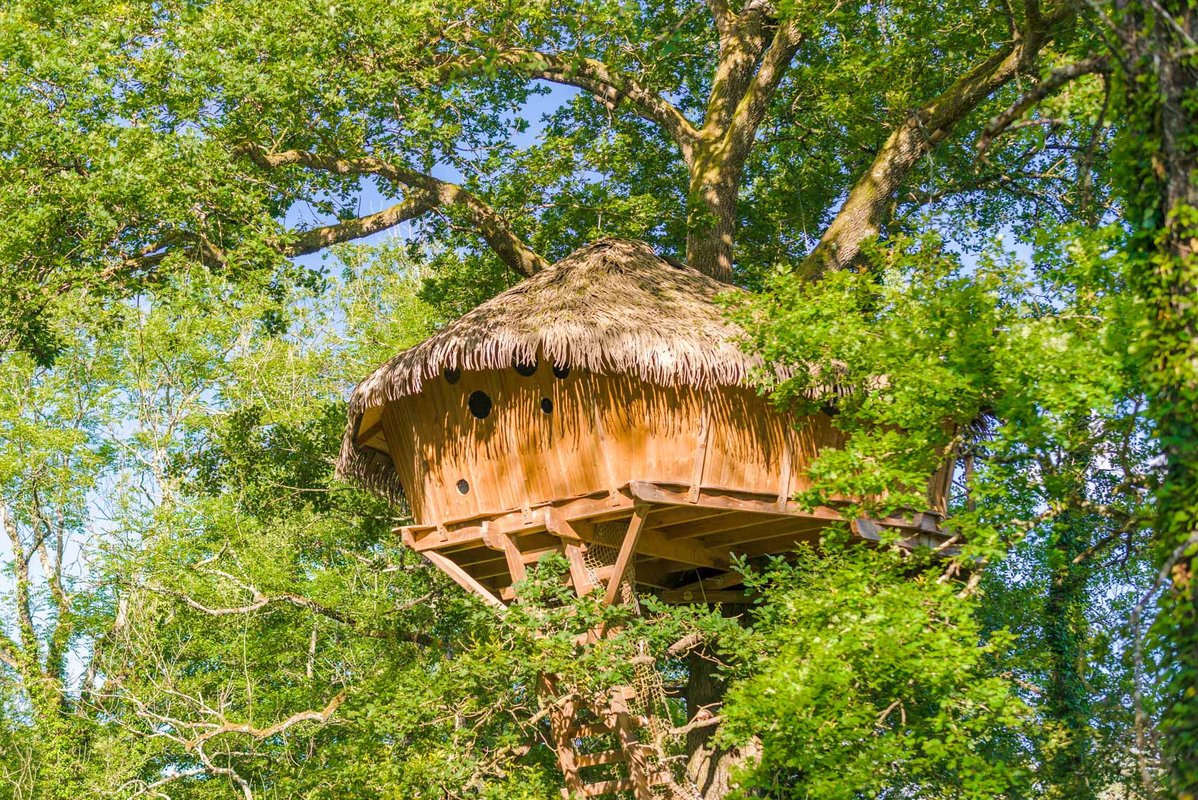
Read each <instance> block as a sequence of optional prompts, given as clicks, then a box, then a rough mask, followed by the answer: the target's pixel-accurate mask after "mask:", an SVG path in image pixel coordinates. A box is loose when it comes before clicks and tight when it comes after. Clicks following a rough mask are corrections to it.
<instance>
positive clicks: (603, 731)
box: [566, 722, 614, 739]
mask: <svg viewBox="0 0 1198 800" xmlns="http://www.w3.org/2000/svg"><path fill="white" fill-rule="evenodd" d="M612 733H614V731H612V729H611V728H609V727H607V726H606V725H604V724H602V723H599V722H594V723H586V724H583V725H575V726H574V727H573V728H571V729H570V731H569V733H568V734H567V737H566V738H568V739H585V738H586V737H588V736H610V735H611V734H612Z"/></svg>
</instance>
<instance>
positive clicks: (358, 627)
mask: <svg viewBox="0 0 1198 800" xmlns="http://www.w3.org/2000/svg"><path fill="white" fill-rule="evenodd" d="M212 572H214V573H215V574H218V575H221V576H222V577H230V576H228V574H227V573H223V572H217V571H215V570H212ZM237 583H238V585H239V586H240V587H241V588H243V589H245V590H246V591H248V592H249V593H250V595H251V599H250V602H248V603H244V604H242V605H239V606H216V607H214V606H209V605H206V604H204V603H201V602H200V601H198V600H196V599H194V598H193V597H191V596H189V595H187V594H185V593H184V592H181V591H179V590H178V589H170V588H167V587H165V586H159V585H157V584H153V583H151V584H146V585H145V588H146V589H147V590H149V591H151V592H154V593H156V594H163V595H168V596H170V597H175V598H178V599H179V600H181V601H182V602H183V603H184V604H185V605H186V606H187V607H188V608H191V609H194V610H195V611H199V612H200V613H202V614H207V615H208V616H211V617H225V616H236V615H239V614H250V613H253V612H254V611H259V610H261V609H263V608H266V607H267V606H270V605H279V604H283V605H290V606H294V607H296V608H303V609H307V610H308V611H311V612H313V613H314V614H318V615H320V616H322V617H325V618H327V619H331V620H333V621H334V622H339V623H341V624H342V625H345V626H347V627H349V628H351V629H352V630H354V631H355V632H357V633H359V634H361V635H363V636H369V637H370V638H372V639H386V640H393V641H407V642H410V643H412V644H417V645H420V646H422V647H428V646H431V645H433V644H435V641H434V640H433V639H431V638H430V637H427V636H425V635H423V634H412V635H407V636H405V635H401V634H398V633H397V632H395V631H388V630H379V629H377V628H372V627H370V626H367V625H364V624H363V623H362V622H361V621H360V620H358V619H355V618H354V617H351V616H350V615H348V614H345V613H343V612H341V611H338V610H337V609H334V608H329V607H328V606H326V605H323V604H322V603H318V602H316V601H315V600H312V599H311V598H308V597H303V596H301V595H298V594H292V593H290V592H283V593H281V594H276V595H267V594H264V593H263V592H261V591H259V590H258V589H257V588H256V587H254V586H251V585H247V584H245V583H242V582H240V581H238V582H237ZM425 599H426V598H421V600H420V601H417V602H423V600H425Z"/></svg>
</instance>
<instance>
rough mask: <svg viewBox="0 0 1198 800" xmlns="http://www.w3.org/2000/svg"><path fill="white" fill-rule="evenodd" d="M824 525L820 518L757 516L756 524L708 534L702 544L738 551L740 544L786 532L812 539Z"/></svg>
mask: <svg viewBox="0 0 1198 800" xmlns="http://www.w3.org/2000/svg"><path fill="white" fill-rule="evenodd" d="M826 525H827V523H826V522H824V521H822V520H812V519H804V518H802V517H781V518H779V517H774V518H773V519H768V518H767V519H762V518H758V520H757V522H756V524H753V525H746V526H745V527H743V528H738V529H736V530H731V531H728V532H727V533H719V534H716V535H714V536H709V537H707V538H706V539H704V540H703V544H705V545H706V546H707V547H710V548H711V549H713V550H721V551H722V550H732V551H734V552H740V546H741V545H744V544H748V543H749V542H758V541H761V540H762V539H772V538H776V537H778V536H782V535H784V534H788V533H789V534H792V535H793V536H794V537H795V540H796V541H798V540H800V539H814V538H815V537H816V536H818V534H819V532H820V531H821V530H823V528H824V527H825V526H826Z"/></svg>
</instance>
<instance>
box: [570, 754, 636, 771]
mask: <svg viewBox="0 0 1198 800" xmlns="http://www.w3.org/2000/svg"><path fill="white" fill-rule="evenodd" d="M623 760H624V753H623V752H622V751H620V750H604V751H603V752H602V753H578V754H577V755H575V756H574V766H575V767H579V768H582V767H597V766H599V765H600V764H615V763H616V762H618V761H623Z"/></svg>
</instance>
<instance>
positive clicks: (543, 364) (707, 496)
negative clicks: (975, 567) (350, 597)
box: [339, 239, 951, 607]
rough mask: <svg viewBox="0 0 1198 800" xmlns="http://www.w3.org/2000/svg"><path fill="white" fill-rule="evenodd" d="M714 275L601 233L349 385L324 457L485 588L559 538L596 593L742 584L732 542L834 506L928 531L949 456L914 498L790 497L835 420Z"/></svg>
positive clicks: (725, 592)
mask: <svg viewBox="0 0 1198 800" xmlns="http://www.w3.org/2000/svg"><path fill="white" fill-rule="evenodd" d="M728 291H734V290H732V289H731V287H729V286H728V285H726V284H723V283H720V282H718V281H716V280H713V279H712V278H709V277H707V276H705V275H703V274H701V273H699V272H697V271H695V270H693V269H690V268H688V267H686V266H683V265H681V264H678V263H676V262H673V261H667V260H665V259H663V258H661V257H659V256H658V255H656V254H655V253H654V252H653V250H652V249H651V248H650V247H649V246H648V245H646V244H644V243H643V242H635V241H628V240H618V239H605V240H602V241H599V242H596V243H594V244H591V245H589V246H586V247H583V248H581V249H580V250H577V251H575V252H574V253H572V254H571V255H570V256H568V257H567V258H565V259H563V260H562V261H560V262H559V263H557V264H556V265H555V266H553V267H551V268H550V269H548V270H545V271H543V272H540V273H538V274H537V275H535V276H533V277H532V278H529V279H528V280H525V281H524V282H522V283H520V284H519V285H517V286H515V287H513V288H511V289H509V290H508V291H506V292H504V293H502V294H500V295H498V296H497V297H495V298H494V299H492V300H490V301H488V302H486V303H484V304H483V305H481V306H479V307H478V308H476V309H474V310H473V311H471V312H470V313H468V314H466V315H465V316H464V317H462V318H461V319H459V320H458V321H457V322H455V323H453V324H451V325H449V326H447V327H445V328H444V329H442V330H441V331H439V332H437V333H436V334H435V335H433V336H432V337H431V338H429V339H428V340H427V341H425V342H423V343H422V344H419V345H417V346H415V347H413V348H411V349H409V350H406V351H404V352H402V353H400V354H399V355H397V356H396V357H395V358H393V359H392V360H391V361H389V362H387V363H386V364H384V365H382V366H381V367H379V368H378V369H377V370H375V372H374V373H373V374H372V375H370V376H369V377H368V378H366V380H364V381H363V382H362V383H361V384H360V385H359V386H358V387H357V389H356V390H355V391H354V393H353V396H352V398H351V401H350V425H349V429H348V431H347V433H346V437H345V441H344V443H343V448H342V453H341V459H340V463H339V469H340V471H341V473H342V474H343V475H346V476H349V477H352V478H355V479H357V480H358V481H359V482H361V483H363V484H364V485H366V486H367V487H370V488H372V489H373V490H375V491H377V492H379V493H381V494H383V495H385V496H387V497H388V498H391V499H392V500H394V501H396V502H400V501H404V502H406V504H407V507H408V509H409V510H410V512H411V517H412V520H413V524H411V525H408V526H405V527H403V528H402V529H401V530H402V535H403V538H404V541H405V542H406V543H407V544H408V545H409V546H410V547H412V548H413V549H415V550H417V551H418V552H420V553H422V554H423V555H424V556H425V557H426V558H427V559H428V560H429V561H431V562H432V563H433V564H434V565H436V566H437V567H438V568H440V569H442V570H443V571H444V572H445V573H446V574H447V575H449V576H450V577H451V578H453V580H455V581H456V582H457V583H459V584H460V585H461V586H463V587H464V588H465V589H467V590H468V591H470V592H473V593H474V594H476V595H477V596H478V597H480V598H482V599H483V600H484V601H485V602H487V603H490V604H491V605H494V606H497V607H500V606H503V605H505V604H506V603H509V602H511V601H513V600H514V599H515V598H516V594H517V587H518V584H519V582H520V581H521V579H522V578H523V577H524V575H525V571H526V570H527V569H528V567H529V565H530V564H532V563H534V562H536V561H537V560H538V559H539V558H541V557H542V556H543V555H545V554H547V553H551V552H556V553H560V554H562V555H563V556H565V558H566V559H567V561H568V563H569V565H570V573H569V580H570V582H571V583H572V584H573V587H574V589H575V590H576V591H577V592H579V593H586V592H590V591H592V590H598V591H602V592H604V599H605V600H606V601H607V602H609V603H610V602H616V601H618V600H628V599H631V598H632V597H633V596H635V593H636V592H651V593H654V594H657V595H658V596H660V597H661V598H662V599H663V600H665V601H667V602H679V603H693V602H700V603H715V602H743V601H744V599H745V598H744V594H743V591H742V590H741V589H739V588H738V587H739V586H740V585H741V579H740V576H739V575H738V574H737V573H736V572H735V571H732V570H731V564H732V560H733V557H734V556H746V557H753V556H761V555H766V554H771V553H783V552H786V551H789V550H791V549H793V548H794V547H795V546H796V545H797V544H798V543H800V542H812V541H815V540H816V539H817V538H818V536H819V533H820V531H821V529H822V528H824V527H826V526H827V525H829V524H830V523H833V522H847V523H848V524H849V525H850V527H851V529H852V531H853V532H854V533H855V534H857V535H858V536H860V537H861V538H863V539H867V540H868V539H877V538H878V534H879V529H880V526H891V527H894V528H898V529H901V530H902V531H903V532H904V533H905V534H907V535H906V537H905V538H906V539H907V540H908V541H911V542H918V543H929V544H930V543H933V542H934V541H935V540H937V539H939V538H940V532H939V531H940V529H939V526H938V520H939V517H940V515H941V514H942V513H943V511H944V503H945V495H946V492H947V488H948V482H949V480H950V478H951V472H950V470H949V468H948V467H947V466H946V467H945V468H944V469H942V470H941V471H940V472H939V473H938V474H936V475H935V476H933V477H932V479H931V481H930V482H929V489H928V507H927V508H926V509H922V510H920V511H919V512H918V513H914V514H912V515H911V516H909V517H903V518H890V519H884V520H867V519H852V520H844V519H843V518H842V516H841V514H840V512H839V511H838V510H837V508H835V507H831V508H817V509H814V510H802V509H800V508H798V507H797V506H796V504H795V503H794V502H792V500H791V498H792V497H793V496H794V495H795V494H796V493H797V492H798V491H800V490H802V489H804V488H806V486H807V477H806V472H807V466H808V465H809V464H810V463H811V461H812V459H814V458H815V457H816V456H817V455H818V454H819V452H820V450H821V449H822V448H824V447H835V446H836V445H837V444H838V443H839V434H838V432H837V430H836V429H835V428H834V427H833V426H832V424H831V420H830V419H829V417H828V416H826V415H825V414H823V413H816V414H813V415H811V416H807V417H804V418H802V419H799V420H797V424H796V421H795V420H794V419H793V418H788V417H787V416H784V415H782V414H780V413H778V412H777V411H776V410H775V409H774V408H773V407H772V406H771V404H770V403H769V401H768V400H767V399H766V398H763V397H761V396H760V395H759V394H758V393H757V392H756V391H755V390H754V389H753V388H752V386H751V380H750V379H751V376H752V375H753V373H754V372H755V371H757V370H760V369H761V368H762V367H763V364H762V363H761V361H760V359H758V358H756V357H754V356H752V355H749V354H747V353H745V352H744V351H743V350H742V349H741V348H740V347H739V346H738V343H737V341H738V337H739V334H740V332H739V330H738V329H737V328H736V327H735V326H734V325H733V324H731V323H730V322H728V321H727V320H726V319H725V317H724V313H723V307H722V306H721V305H720V304H719V303H718V302H717V301H716V296H717V295H718V294H720V293H722V292H728Z"/></svg>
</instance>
